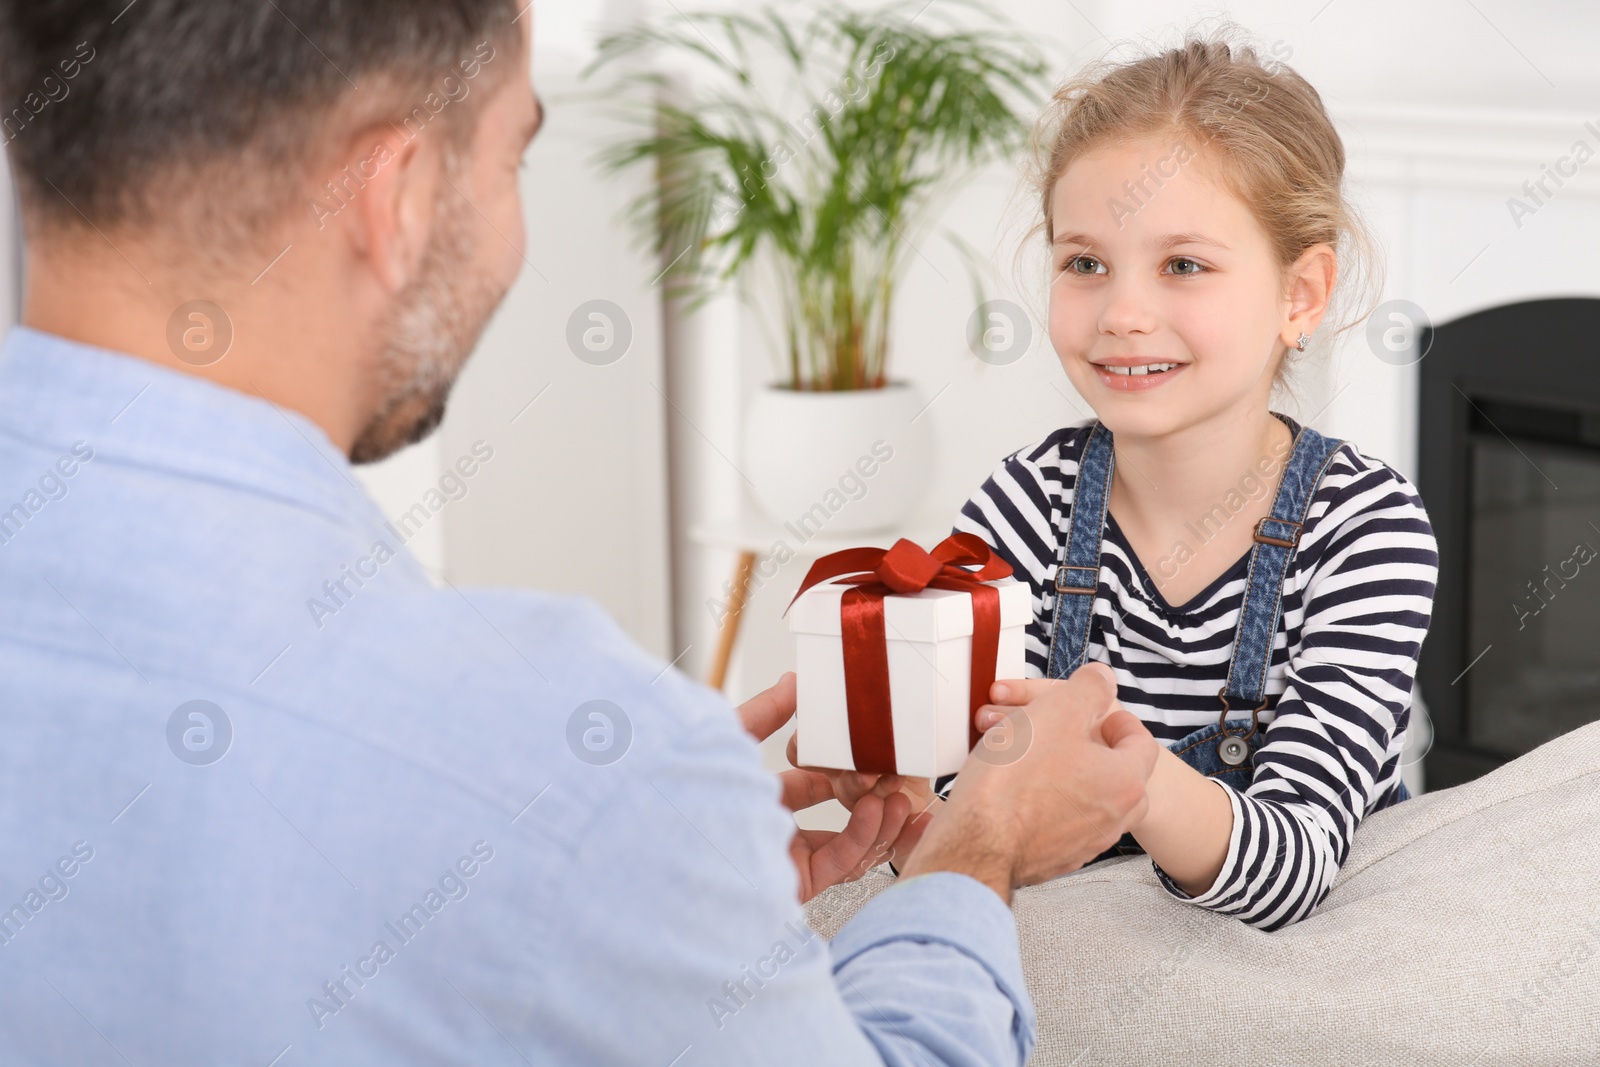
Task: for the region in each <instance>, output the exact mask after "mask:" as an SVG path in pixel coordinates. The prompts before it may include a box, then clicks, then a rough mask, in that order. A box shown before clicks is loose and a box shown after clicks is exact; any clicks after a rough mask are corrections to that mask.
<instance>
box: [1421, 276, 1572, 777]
mask: <svg viewBox="0 0 1600 1067" xmlns="http://www.w3.org/2000/svg"><path fill="white" fill-rule="evenodd" d="M1421 344H1422V345H1423V349H1422V350H1423V351H1424V352H1425V353H1426V354H1425V356H1424V358H1423V360H1422V365H1421V371H1422V383H1421V412H1420V414H1421V418H1420V426H1419V433H1420V439H1419V444H1420V454H1419V460H1420V463H1419V480H1420V486H1419V488H1420V489H1421V492H1422V496H1423V500H1424V502H1425V503H1426V504H1427V507H1428V514H1429V517H1430V518H1431V519H1432V521H1433V527H1434V533H1435V534H1436V535H1437V537H1438V539H1439V566H1440V572H1439V592H1438V597H1437V599H1436V600H1435V602H1434V611H1433V627H1432V629H1431V630H1430V632H1429V634H1428V639H1427V643H1426V644H1425V645H1424V646H1423V654H1422V662H1421V666H1420V678H1419V682H1420V685H1421V688H1422V696H1423V699H1424V700H1425V701H1426V702H1427V706H1428V711H1429V713H1430V715H1431V717H1432V719H1433V729H1434V742H1433V747H1432V749H1431V750H1429V752H1428V754H1427V756H1426V757H1425V760H1424V764H1423V770H1424V776H1425V778H1426V784H1427V787H1428V788H1429V789H1441V788H1445V787H1447V786H1451V785H1456V784H1459V783H1461V782H1465V781H1468V780H1470V779H1472V778H1476V777H1478V776H1479V775H1481V774H1484V773H1486V772H1488V771H1490V770H1493V769H1494V768H1495V767H1498V766H1500V765H1501V764H1502V763H1505V762H1506V761H1508V760H1511V759H1515V758H1516V757H1517V756H1519V755H1521V754H1523V753H1525V752H1527V751H1529V750H1530V749H1533V748H1536V747H1538V746H1539V745H1541V744H1543V743H1544V742H1546V741H1549V740H1550V739H1551V738H1554V737H1557V736H1559V735H1561V734H1564V733H1566V732H1567V731H1569V730H1573V729H1575V728H1577V727H1579V726H1582V725H1584V724H1585V723H1589V722H1594V721H1595V720H1597V719H1600V300H1588V299H1561V300H1537V301H1529V302H1527V303H1521V304H1511V305H1507V306H1505V307H1498V308H1492V309H1490V310H1488V311H1481V312H1478V313H1476V314H1473V315H1468V316H1466V317H1464V318H1461V319H1457V320H1455V321H1454V322H1448V323H1445V324H1443V325H1440V326H1437V327H1435V328H1434V329H1432V330H1431V331H1427V332H1425V333H1424V334H1423V335H1422V337H1421Z"/></svg>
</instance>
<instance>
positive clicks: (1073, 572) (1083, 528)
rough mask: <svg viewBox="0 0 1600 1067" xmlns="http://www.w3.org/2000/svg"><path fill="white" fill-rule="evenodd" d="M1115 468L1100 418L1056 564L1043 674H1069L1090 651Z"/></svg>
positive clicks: (1083, 458)
mask: <svg viewBox="0 0 1600 1067" xmlns="http://www.w3.org/2000/svg"><path fill="white" fill-rule="evenodd" d="M1115 466H1116V454H1115V451H1114V450H1113V448H1112V439H1111V431H1110V430H1108V429H1106V428H1105V426H1103V425H1101V424H1100V423H1098V422H1096V423H1094V424H1092V425H1091V426H1090V427H1089V439H1088V440H1087V441H1086V442H1084V446H1083V455H1082V456H1081V457H1080V458H1079V460H1078V474H1077V478H1076V479H1075V480H1074V482H1073V488H1072V525H1071V528H1070V530H1069V531H1068V533H1067V541H1066V544H1065V545H1063V546H1062V549H1061V564H1060V566H1059V567H1057V568H1056V611H1055V622H1054V624H1053V625H1052V626H1051V628H1050V629H1051V632H1050V659H1049V662H1048V664H1047V668H1046V672H1045V676H1046V677H1048V678H1065V677H1066V676H1067V675H1069V674H1071V673H1072V672H1073V671H1075V670H1077V669H1078V668H1079V667H1081V666H1083V661H1084V660H1085V659H1086V658H1087V657H1088V655H1089V622H1090V619H1091V618H1092V616H1093V615H1094V595H1095V592H1096V590H1098V589H1099V588H1100V538H1101V535H1102V533H1103V531H1104V530H1105V525H1106V506H1107V504H1108V503H1109V502H1110V500H1111V471H1112V468H1113V467H1115Z"/></svg>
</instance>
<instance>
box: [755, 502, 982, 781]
mask: <svg viewBox="0 0 1600 1067" xmlns="http://www.w3.org/2000/svg"><path fill="white" fill-rule="evenodd" d="M968 565H977V566H978V568H979V569H978V570H975V571H972V570H968V569H967V566H968ZM851 572H864V573H851ZM841 575H849V577H847V578H845V579H844V583H845V584H849V585H852V586H854V587H855V588H853V589H847V590H845V593H844V596H843V597H841V598H840V601H839V632H840V634H841V636H842V640H843V644H844V690H845V708H846V712H847V713H848V715H849V720H850V751H851V753H852V755H853V761H854V763H855V768H856V770H858V771H865V772H868V773H879V774H894V773H896V772H895V760H894V721H893V719H892V718H891V716H890V714H889V648H888V644H887V637H886V634H885V632H884V622H883V598H884V597H886V596H890V595H897V594H898V595H905V594H908V593H920V592H921V591H922V590H924V589H951V590H956V591H959V592H964V593H970V594H972V674H971V687H970V692H969V703H970V705H971V706H970V709H969V714H968V716H967V729H968V735H967V748H968V749H969V750H970V749H971V748H972V747H973V746H975V745H976V744H977V743H978V727H977V723H976V721H975V716H976V714H977V711H978V708H980V707H982V706H983V705H984V704H986V703H988V700H989V689H990V687H991V686H993V685H994V670H995V661H996V659H997V657H998V656H999V652H1000V591H999V590H998V589H996V588H995V587H994V586H992V585H986V584H984V583H986V582H990V581H993V580H995V579H997V578H1009V577H1011V564H1009V563H1007V562H1006V561H1005V560H1003V559H1001V558H999V557H998V556H996V555H995V554H994V551H993V549H991V548H990V547H989V546H988V545H987V544H985V543H984V542H983V540H982V539H981V538H979V537H976V536H974V535H973V534H968V533H958V534H951V535H950V536H949V537H947V538H945V539H944V540H943V541H941V542H939V543H938V544H937V545H935V546H934V549H933V551H932V552H924V551H923V550H922V548H921V547H920V546H918V545H917V544H916V543H914V542H912V541H907V540H906V539H905V538H901V539H900V540H898V541H896V542H895V543H894V547H892V548H889V549H882V548H848V549H845V550H844V551H843V552H834V553H832V554H831V555H827V556H823V557H822V558H821V559H819V560H817V562H815V563H813V564H812V565H811V569H810V570H809V571H807V572H806V578H805V581H803V582H801V583H800V589H799V591H798V592H796V593H795V595H794V600H791V601H789V607H793V606H794V601H795V600H799V599H800V596H801V594H802V593H804V592H805V591H806V590H808V589H810V588H811V587H812V586H814V585H817V584H819V583H821V582H826V581H828V580H830V579H833V578H838V577H839V576H841ZM784 614H788V608H785V609H784Z"/></svg>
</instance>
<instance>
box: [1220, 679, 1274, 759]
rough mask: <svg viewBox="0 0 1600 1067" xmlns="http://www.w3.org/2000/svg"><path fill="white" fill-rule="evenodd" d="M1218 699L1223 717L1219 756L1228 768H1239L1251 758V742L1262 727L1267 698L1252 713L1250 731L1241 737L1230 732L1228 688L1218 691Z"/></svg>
mask: <svg viewBox="0 0 1600 1067" xmlns="http://www.w3.org/2000/svg"><path fill="white" fill-rule="evenodd" d="M1217 699H1218V700H1220V701H1222V717H1221V718H1219V719H1218V720H1217V728H1218V729H1219V730H1221V731H1222V739H1221V740H1220V741H1218V742H1217V756H1218V758H1220V759H1221V760H1222V762H1223V763H1226V764H1227V765H1228V766H1230V767H1238V766H1240V765H1241V764H1243V763H1244V762H1245V761H1246V760H1248V759H1249V758H1250V745H1249V741H1250V738H1252V737H1254V736H1255V732H1256V730H1257V729H1258V728H1259V727H1260V725H1261V712H1262V710H1263V709H1265V708H1266V706H1267V700H1266V697H1262V698H1261V703H1260V704H1259V705H1258V706H1257V707H1256V709H1255V710H1254V711H1252V712H1251V713H1250V729H1249V730H1248V731H1246V732H1245V733H1244V734H1242V735H1240V734H1232V733H1229V732H1228V687H1227V686H1223V687H1222V688H1221V689H1219V690H1217Z"/></svg>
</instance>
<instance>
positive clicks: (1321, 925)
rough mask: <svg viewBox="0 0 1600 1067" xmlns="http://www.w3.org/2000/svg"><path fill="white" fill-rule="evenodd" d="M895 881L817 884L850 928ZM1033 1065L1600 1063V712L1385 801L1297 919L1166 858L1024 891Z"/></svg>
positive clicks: (835, 917) (1094, 870) (825, 908)
mask: <svg viewBox="0 0 1600 1067" xmlns="http://www.w3.org/2000/svg"><path fill="white" fill-rule="evenodd" d="M890 884H892V880H891V879H890V878H889V877H888V875H887V873H886V872H884V873H880V872H877V871H874V872H872V873H870V874H869V875H868V876H867V877H866V878H865V879H863V880H862V881H861V882H858V883H855V884H853V885H846V886H838V887H836V888H834V889H833V890H830V891H829V892H827V893H824V894H822V895H821V896H819V897H818V898H817V899H816V900H814V901H812V903H811V905H810V907H809V909H808V911H809V915H810V919H811V922H812V925H813V926H814V927H816V928H817V929H818V930H819V931H821V932H822V933H824V934H826V935H828V936H830V937H831V936H832V935H833V934H834V933H835V932H836V931H837V930H838V929H839V927H840V926H842V925H843V924H844V922H845V921H846V920H847V919H848V918H849V917H850V916H851V915H853V914H854V913H855V911H856V909H857V908H859V907H860V906H861V905H862V904H863V903H864V902H865V901H866V900H867V899H868V898H869V897H871V896H872V895H873V894H874V893H877V892H879V891H881V890H882V889H883V888H885V887H886V886H888V885H890ZM1015 909H1016V915H1017V924H1018V928H1019V930H1020V933H1021V939H1022V958H1023V966H1024V967H1025V969H1026V971H1027V977H1028V988H1029V990H1030V992H1031V993H1032V995H1033V999H1034V1003H1035V1005H1036V1007H1037V1009H1038V1013H1039V1045H1038V1048H1037V1050H1036V1051H1035V1053H1034V1057H1033V1059H1032V1060H1031V1061H1030V1063H1032V1064H1036V1065H1040V1067H1043V1065H1047V1064H1048V1065H1062V1067H1065V1065H1068V1064H1071V1065H1074V1067H1089V1065H1092V1064H1182V1065H1198V1064H1207V1065H1209V1064H1218V1065H1222V1067H1255V1065H1260V1067H1280V1065H1285V1064H1317V1065H1356V1064H1404V1065H1408V1067H1409V1065H1427V1064H1438V1065H1440V1067H1468V1065H1472V1064H1477V1065H1481V1067H1490V1065H1496V1067H1497V1065H1501V1064H1558V1063H1560V1064H1567V1063H1570V1064H1580V1063H1582V1064H1600V723H1595V724H1593V725H1590V726H1587V727H1584V728H1582V729H1579V730H1576V731H1574V732H1572V733H1570V734H1567V735H1566V736H1564V737H1561V738H1558V739H1556V740H1555V741H1552V742H1550V743H1549V744H1547V745H1545V746H1543V747H1542V748H1539V749H1537V750H1535V751H1533V752H1531V753H1529V754H1528V755H1526V756H1524V757H1522V758H1521V759H1518V760H1516V761H1514V762H1512V763H1510V764H1508V765H1506V766H1504V767H1502V768H1500V769H1499V770H1498V771H1495V772H1494V773H1492V774H1489V775H1487V776H1485V777H1483V778H1481V779H1479V780H1477V781H1475V782H1471V783H1469V784H1467V785H1463V786H1458V787H1456V788H1454V789H1446V790H1441V791H1439V792H1435V793H1427V794H1424V795H1422V796H1420V797H1417V798H1415V799H1413V800H1410V801H1407V802H1406V803H1403V804H1400V805H1398V806H1397V807H1394V808H1391V809H1389V810H1387V811H1382V812H1378V813H1376V814H1374V815H1373V816H1371V817H1370V818H1368V819H1367V820H1366V821H1365V822H1364V823H1362V825H1361V828H1360V829H1359V830H1358V831H1357V832H1356V837H1355V841H1354V843H1353V845H1352V848H1351V852H1350V857H1349V859H1348V861H1347V862H1346V863H1345V865H1344V868H1343V870H1342V871H1341V872H1340V874H1339V878H1338V880H1337V881H1336V882H1335V883H1334V886H1333V889H1332V890H1331V891H1330V892H1329V894H1328V897H1327V898H1326V899H1325V900H1324V901H1323V903H1322V905H1321V907H1319V908H1318V909H1317V911H1316V912H1314V913H1313V914H1312V915H1311V916H1310V917H1309V918H1307V919H1305V920H1304V921H1302V922H1300V923H1297V924H1296V925H1294V926H1290V927H1286V928H1285V929H1282V930H1280V931H1278V932H1276V933H1271V934H1267V933H1262V932H1260V931H1257V930H1253V929H1251V928H1249V927H1246V926H1244V925H1243V924H1242V923H1240V922H1238V921H1237V920H1235V919H1229V918H1224V917H1221V916H1217V915H1213V914H1210V913H1208V912H1205V911H1203V910H1201V909H1199V908H1196V907H1194V906H1192V905H1189V904H1185V903H1183V902H1182V901H1179V900H1176V899H1174V898H1173V897H1171V896H1170V895H1168V894H1167V892H1166V891H1165V890H1163V889H1162V888H1161V886H1160V885H1159V884H1158V883H1157V882H1156V880H1155V877H1154V875H1153V874H1152V873H1151V869H1150V861H1149V860H1148V859H1146V858H1144V857H1135V858H1129V859H1121V860H1112V861H1108V862H1106V863H1103V864H1098V865H1096V866H1094V867H1090V868H1088V869H1086V870H1081V871H1077V872H1075V873H1073V874H1069V875H1067V876H1065V877H1063V878H1059V879H1057V880H1056V881H1054V882H1051V883H1049V884H1047V885H1043V886H1035V887H1032V888H1029V889H1024V890H1021V891H1020V892H1018V893H1017V896H1016V904H1015Z"/></svg>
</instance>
